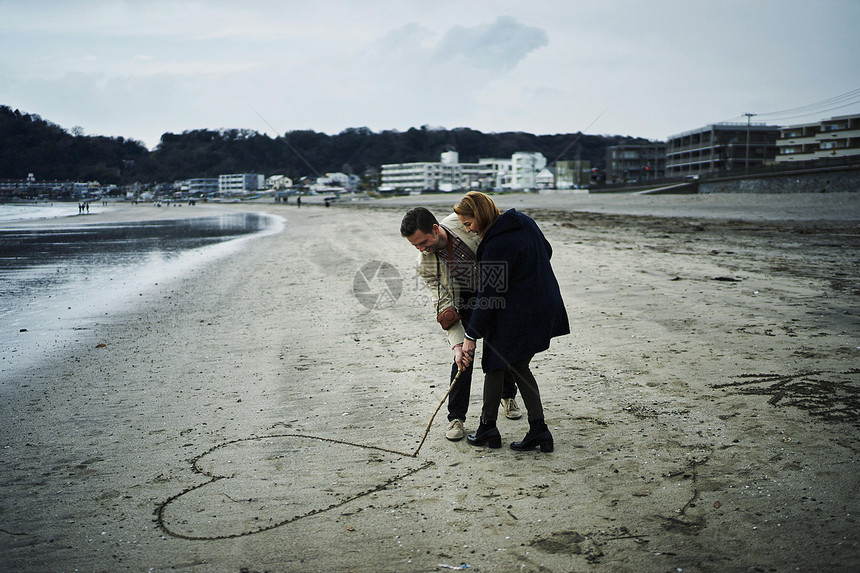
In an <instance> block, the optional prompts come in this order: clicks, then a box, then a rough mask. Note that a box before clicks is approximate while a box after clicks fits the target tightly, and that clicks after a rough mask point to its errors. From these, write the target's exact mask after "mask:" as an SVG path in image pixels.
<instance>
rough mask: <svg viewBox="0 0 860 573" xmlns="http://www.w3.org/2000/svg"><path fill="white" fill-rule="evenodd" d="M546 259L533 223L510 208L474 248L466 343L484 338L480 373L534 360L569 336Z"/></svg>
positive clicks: (545, 246)
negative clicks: (476, 275)
mask: <svg viewBox="0 0 860 573" xmlns="http://www.w3.org/2000/svg"><path fill="white" fill-rule="evenodd" d="M550 257H552V247H551V246H550V244H549V241H547V240H546V238H545V237H544V236H543V233H542V232H541V230H540V229H539V228H538V226H537V223H535V222H534V221H533V220H532V219H531V218H530V217H528V216H526V215H523V214H522V213H518V212H517V211H516V210H515V209H510V210H509V211H506V212H504V213H502V214H501V215H499V218H498V219H496V221H495V222H494V223H493V224H492V225H490V228H489V229H487V230H486V231H485V233H484V237H483V238H482V239H481V244H480V246H479V247H478V261H479V263H480V269H481V283H480V286H479V290H478V297H477V301H476V308H475V309H474V310H473V311H472V317H471V319H470V320H469V324H468V325H467V326H466V334H467V336H469V338H474V339H478V338H483V339H484V350H483V352H482V357H481V367H482V368H483V370H484V372H492V371H494V370H498V369H499V368H503V367H506V366H508V365H510V364H513V363H515V362H517V361H519V360H522V359H524V358H528V357H531V356H534V355H535V354H537V353H538V352H543V351H544V350H546V349H547V348H549V342H550V339H552V338H554V337H556V336H562V335H564V334H570V325H569V323H568V319H567V311H566V310H565V308H564V301H563V300H562V298H561V291H560V290H559V287H558V281H557V280H556V278H555V274H554V273H553V271H552V266H551V265H550V262H549V260H550Z"/></svg>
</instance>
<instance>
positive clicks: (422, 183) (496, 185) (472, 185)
mask: <svg viewBox="0 0 860 573" xmlns="http://www.w3.org/2000/svg"><path fill="white" fill-rule="evenodd" d="M544 167H546V158H545V157H544V156H543V155H541V154H540V153H531V152H517V153H514V155H513V156H512V157H511V159H479V160H478V163H460V161H459V154H458V153H457V152H456V151H446V152H445V153H443V154H442V156H441V161H440V162H438V163H430V162H417V163H394V164H387V165H383V166H382V189H392V190H410V191H424V190H434V191H456V190H460V189H466V190H469V189H533V188H535V187H536V186H537V177H538V174H539V173H540V172H541V170H542V169H543V168H544Z"/></svg>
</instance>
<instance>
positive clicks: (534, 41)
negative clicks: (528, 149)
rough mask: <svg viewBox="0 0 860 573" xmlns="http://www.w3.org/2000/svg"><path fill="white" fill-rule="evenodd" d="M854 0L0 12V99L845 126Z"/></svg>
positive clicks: (127, 123) (144, 131)
mask: <svg viewBox="0 0 860 573" xmlns="http://www.w3.org/2000/svg"><path fill="white" fill-rule="evenodd" d="M858 24H860V0H814V1H813V0H720V1H719V2H715V1H713V0H647V1H645V0H552V1H548V0H529V1H524V0H513V1H509V0H432V1H431V0H421V1H418V0H298V1H296V0H242V1H237V0H227V1H222V0H211V1H202V0H199V1H182V0H177V1H164V0H125V1H119V0H28V1H25V0H0V105H5V106H9V107H11V108H13V109H18V110H20V111H21V112H26V113H31V114H38V115H40V116H41V117H42V118H43V119H45V120H48V121H51V122H53V123H55V124H57V125H60V126H62V127H63V128H65V129H67V130H69V131H72V130H75V131H78V132H82V133H85V134H87V135H107V136H122V137H125V138H130V139H136V140H139V141H141V142H143V143H144V144H145V145H146V146H147V147H148V148H150V149H152V148H154V147H155V146H156V145H158V142H159V140H160V138H161V135H162V134H164V133H182V132H183V131H187V130H194V129H221V128H225V129H250V130H254V131H258V132H260V133H267V134H269V135H270V136H272V137H274V136H277V135H282V134H284V133H285V132H288V131H294V130H304V129H310V130H314V131H317V132H323V133H327V134H330V135H334V134H337V133H340V132H341V131H343V130H345V129H348V128H358V127H366V128H369V129H371V130H372V131H374V132H381V131H384V130H398V131H406V130H408V129H410V128H413V127H415V128H421V127H424V126H426V127H427V128H428V129H431V128H444V129H455V128H460V127H466V128H472V129H476V130H479V131H482V132H485V133H490V132H505V131H524V132H529V133H534V134H540V135H543V134H558V133H577V132H580V131H581V132H583V133H586V134H595V135H600V134H603V135H631V136H636V137H644V138H647V139H651V140H661V141H665V140H666V139H667V138H668V137H670V136H672V135H675V134H678V133H681V132H684V131H687V130H691V129H697V128H700V127H703V126H706V125H709V124H712V123H717V122H737V123H746V122H747V120H748V117H747V116H745V115H744V114H746V113H755V114H756V116H754V117H752V118H751V119H750V120H751V121H752V122H753V123H767V124H768V125H793V124H797V123H811V122H815V121H818V120H820V119H825V118H829V117H833V116H837V115H846V114H852V113H860V33H858V32H857V30H858Z"/></svg>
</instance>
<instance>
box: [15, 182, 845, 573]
mask: <svg viewBox="0 0 860 573" xmlns="http://www.w3.org/2000/svg"><path fill="white" fill-rule="evenodd" d="M458 197H459V196H450V197H449V196H432V197H406V198H397V199H392V200H380V201H376V202H356V203H343V204H335V205H334V206H333V207H331V208H325V207H323V206H322V205H320V204H319V203H315V202H314V201H306V202H305V204H304V205H303V206H302V208H301V209H299V208H297V207H296V206H295V205H294V204H287V205H284V204H274V203H252V204H228V205H198V206H197V207H194V208H190V207H183V208H170V209H164V208H162V209H156V208H154V207H151V206H149V207H148V206H134V207H133V206H127V205H124V206H116V207H111V208H109V209H106V210H105V211H104V212H101V213H99V214H98V215H91V216H89V217H87V219H86V221H87V222H120V221H128V220H140V219H141V218H151V219H153V220H154V219H158V218H162V217H186V216H202V215H206V214H211V213H213V212H219V211H225V210H227V211H259V212H266V213H269V214H272V215H276V216H279V217H283V218H284V219H285V224H284V230H283V231H282V232H279V233H276V234H269V235H266V236H261V237H259V238H255V239H251V240H247V241H245V242H244V243H243V246H242V248H241V249H239V250H237V251H236V252H231V253H227V254H225V255H224V256H223V257H221V258H219V259H218V260H217V261H214V262H212V263H211V264H207V265H204V266H201V267H200V268H196V269H194V271H193V272H192V273H183V274H178V275H177V276H176V277H175V278H173V279H171V280H166V281H160V282H159V285H158V286H157V287H153V288H152V289H150V290H148V291H147V292H146V293H144V294H143V295H141V296H138V295H137V293H135V296H134V303H133V304H131V303H129V304H128V305H127V306H126V307H125V308H124V310H122V311H121V312H112V313H110V314H107V315H105V314H100V315H97V316H95V315H94V316H92V317H89V318H88V320H87V321H86V328H81V330H79V331H78V334H79V336H77V337H76V339H75V340H74V342H73V343H71V344H69V345H67V346H65V347H63V348H58V349H56V350H55V351H53V352H51V353H50V355H48V356H46V359H45V360H44V361H43V362H42V363H41V364H40V365H39V366H38V367H36V368H34V369H32V371H29V372H27V373H26V374H22V375H15V376H13V377H7V378H5V379H2V380H0V391H2V394H3V396H2V397H3V399H2V401H0V422H2V424H0V445H2V448H3V450H2V458H0V460H2V462H0V468H2V471H0V493H2V502H0V564H2V565H0V569H3V570H8V571H38V572H42V571H46V572H48V571H50V572H54V571H64V572H65V571H93V572H95V571H98V572H101V571H104V572H113V571H156V572H161V571H188V572H207V573H208V572H213V573H214V572H236V573H240V572H243V573H262V572H272V573H275V572H293V571H296V572H298V571H301V572H309V571H322V572H332V571H335V572H341V571H342V572H347V571H360V572H365V571H366V572H380V571H402V572H413V571H414V572H424V571H445V570H451V568H456V567H462V566H463V565H464V564H465V565H468V569H469V570H472V571H483V572H497V571H528V572H532V571H533V572H537V571H541V572H570V571H599V572H631V573H632V572H670V571H671V572H676V571H721V572H722V571H853V570H854V569H855V567H856V563H858V561H860V527H858V525H857V518H858V514H860V500H858V496H857V492H858V491H860V471H858V466H857V462H858V455H860V415H858V414H859V413H860V305H858V300H860V299H858V295H860V226H858V225H860V193H854V194H845V195H828V194H816V195H794V196H743V195H721V196H710V197H701V196H636V197H633V196H618V195H613V196H603V197H600V196H596V195H569V196H539V195H503V196H499V197H498V198H497V199H498V203H499V205H500V207H502V208H509V207H516V208H517V209H521V210H523V211H525V212H526V213H528V214H530V215H531V216H533V217H534V218H535V219H536V220H537V221H538V222H539V224H540V226H541V228H542V229H543V231H544V233H545V234H546V236H547V238H548V239H549V241H550V242H551V243H552V245H553V248H554V254H553V259H552V262H553V267H554V269H555V272H556V275H557V277H558V279H559V283H560V285H561V288H562V294H563V297H564V299H565V303H566V306H567V309H568V314H569V316H570V321H571V328H572V331H573V332H572V334H571V335H569V336H566V337H563V338H559V339H556V340H555V341H554V342H553V344H552V347H551V348H550V349H549V350H548V351H547V352H545V353H543V354H541V355H538V356H537V357H536V358H535V360H534V361H533V363H532V364H533V369H534V372H535V376H536V378H537V380H538V382H539V384H540V385H541V393H542V396H543V402H544V408H545V412H546V416H547V423H548V424H549V426H550V428H551V430H552V432H553V435H554V437H555V446H556V447H555V451H554V452H553V453H550V454H542V453H538V452H527V453H517V452H513V451H512V450H510V449H508V448H507V446H506V444H507V443H509V442H510V441H513V440H518V439H521V438H522V437H523V435H524V434H525V432H526V429H527V422H526V421H525V418H523V419H522V420H507V419H504V418H502V419H500V421H499V429H500V431H501V433H502V438H503V442H504V444H505V447H503V448H502V449H501V450H489V449H483V448H473V447H471V446H469V445H468V444H467V443H466V442H465V440H464V441H460V442H450V441H448V440H446V439H445V438H444V435H443V432H444V428H445V413H446V410H445V408H444V406H443V408H442V410H441V411H440V412H439V414H438V415H437V416H436V419H435V422H434V423H433V425H432V427H431V428H430V432H429V435H428V436H427V438H426V441H425V442H424V443H423V445H422V446H421V448H420V450H419V451H418V453H417V455H414V454H415V452H416V448H418V446H419V443H420V442H421V440H422V437H423V436H424V432H425V429H426V428H427V425H428V422H429V421H430V418H431V415H432V414H433V412H434V410H435V409H436V407H437V405H438V404H439V402H440V400H441V399H442V397H443V395H444V394H445V390H446V388H447V374H448V370H449V368H450V360H451V353H450V351H449V349H448V348H447V345H446V341H445V337H444V335H443V332H442V331H441V329H439V327H438V325H437V324H436V323H435V321H434V313H433V309H432V308H430V305H429V304H428V302H427V301H428V299H429V291H427V290H426V288H425V287H424V286H423V285H422V284H421V283H420V281H419V280H418V279H417V277H416V275H415V272H414V269H413V267H412V264H413V262H414V259H415V254H416V251H415V249H414V248H413V247H412V246H411V245H410V244H409V243H408V242H407V241H406V240H404V239H402V238H401V237H400V236H399V231H398V229H399V222H400V218H401V216H402V214H403V213H404V212H405V210H406V209H407V208H408V207H410V206H412V205H421V204H424V205H427V206H429V207H430V208H431V209H432V210H434V212H435V213H436V214H437V216H439V217H440V218H441V217H442V216H444V215H445V214H447V213H449V212H450V205H451V204H452V203H453V202H454V200H456V199H457V198H458ZM62 224H63V220H61V219H52V220H47V221H43V222H39V223H38V225H44V226H45V227H51V226H57V225H62ZM29 225H30V226H33V225H34V224H33V223H29ZM26 334H29V333H20V332H18V331H17V330H16V331H15V332H10V331H8V330H4V331H3V333H2V336H4V337H18V336H24V335H26ZM479 352H480V344H479ZM480 388H481V378H480V377H479V376H476V379H475V382H474V385H473V391H472V401H471V405H470V411H469V418H468V419H467V420H466V428H467V431H474V429H475V428H476V427H477V424H478V414H479V411H480V402H481V397H480Z"/></svg>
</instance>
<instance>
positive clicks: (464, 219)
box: [457, 213, 481, 236]
mask: <svg viewBox="0 0 860 573" xmlns="http://www.w3.org/2000/svg"><path fill="white" fill-rule="evenodd" d="M457 218H458V219H460V222H461V223H463V226H464V227H466V231H468V232H470V233H475V234H477V235H479V236H480V234H481V229H479V228H478V222H477V221H475V218H474V217H469V216H468V215H460V214H459V213H458V214H457Z"/></svg>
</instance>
